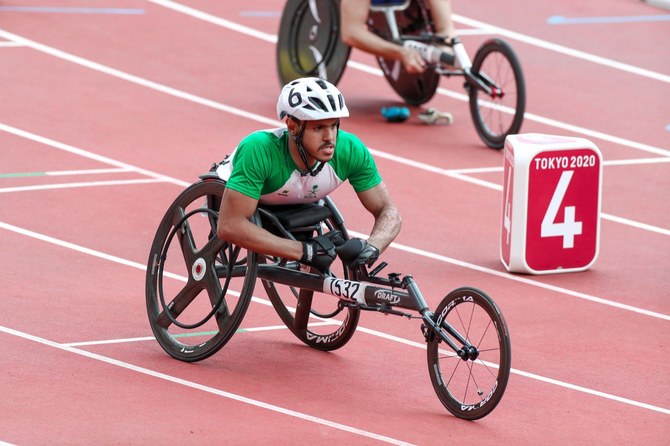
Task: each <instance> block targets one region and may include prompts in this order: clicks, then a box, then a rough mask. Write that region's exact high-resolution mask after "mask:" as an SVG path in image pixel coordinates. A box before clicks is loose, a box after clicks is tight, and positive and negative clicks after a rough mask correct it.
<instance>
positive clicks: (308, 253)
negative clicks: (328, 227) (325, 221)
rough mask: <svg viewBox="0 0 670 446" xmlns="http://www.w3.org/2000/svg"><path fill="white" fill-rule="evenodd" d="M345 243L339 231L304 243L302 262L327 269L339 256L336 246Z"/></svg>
mask: <svg viewBox="0 0 670 446" xmlns="http://www.w3.org/2000/svg"><path fill="white" fill-rule="evenodd" d="M342 243H344V239H343V238H342V234H341V233H340V232H339V231H333V232H329V233H327V234H324V235H320V236H318V237H314V238H312V239H309V240H307V241H306V242H303V243H302V257H301V258H300V263H302V264H305V265H308V266H313V267H314V268H316V269H318V270H319V271H326V270H327V269H328V268H329V267H330V265H331V264H332V263H333V261H334V260H335V259H336V258H337V253H336V252H335V246H336V245H340V244H342Z"/></svg>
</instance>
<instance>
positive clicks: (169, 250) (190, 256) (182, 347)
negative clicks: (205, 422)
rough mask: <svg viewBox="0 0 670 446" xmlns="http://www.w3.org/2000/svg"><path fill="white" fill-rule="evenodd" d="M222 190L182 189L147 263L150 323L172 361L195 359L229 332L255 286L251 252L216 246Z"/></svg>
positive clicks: (210, 185) (214, 185)
mask: <svg viewBox="0 0 670 446" xmlns="http://www.w3.org/2000/svg"><path fill="white" fill-rule="evenodd" d="M224 189H225V183H224V182H223V181H220V180H215V179H208V180H204V181H200V182H198V183H195V184H193V185H191V186H190V187H188V188H187V189H186V190H184V192H182V193H181V194H180V195H179V196H178V197H177V199H176V200H175V201H174V203H172V205H171V206H170V208H169V209H168V211H167V213H166V214H165V216H164V217H163V220H162V221H161V223H160V226H159V227H158V231H157V232H156V235H155V238H154V241H153V244H152V246H151V253H150V255H149V261H148V265H147V274H146V305H147V314H148V317H149V324H150V325H151V330H152V331H153V333H154V336H155V337H156V340H157V341H158V343H159V344H160V346H161V347H162V348H163V350H165V351H166V352H167V353H168V354H169V355H170V356H172V357H174V358H176V359H179V360H182V361H187V362H193V361H200V360H202V359H205V358H207V357H209V356H211V355H213V354H214V353H216V352H217V351H218V350H220V349H221V348H222V347H223V346H224V345H225V344H226V342H228V341H229V340H230V338H231V337H232V336H233V335H234V334H235V332H236V330H237V328H238V327H239V325H240V323H241V322H242V318H243V317H244V314H245V313H246V310H247V307H248V306H249V302H250V301H251V296H252V294H253V291H254V282H255V280H256V254H255V253H253V252H246V251H245V250H243V249H240V248H239V247H238V246H235V245H231V244H230V243H227V242H223V241H221V240H219V239H218V238H217V236H216V223H217V219H218V209H219V208H218V205H219V203H220V200H221V196H222V195H223V191H224Z"/></svg>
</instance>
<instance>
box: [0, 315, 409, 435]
mask: <svg viewBox="0 0 670 446" xmlns="http://www.w3.org/2000/svg"><path fill="white" fill-rule="evenodd" d="M0 331H1V332H4V333H6V334H9V335H12V336H16V337H19V338H22V339H25V340H28V341H32V342H36V343H38V344H42V345H46V346H48V347H52V348H56V349H58V350H63V351H66V352H69V353H74V354H75V355H79V356H83V357H86V358H89V359H93V360H96V361H100V362H103V363H106V364H110V365H113V366H116V367H120V368H123V369H126V370H130V371H133V372H137V373H141V374H143V375H147V376H151V377H153V378H158V379H162V380H164V381H168V382H171V383H174V384H178V385H181V386H185V387H189V388H191V389H195V390H200V391H202V392H206V393H210V394H212V395H217V396H221V397H224V398H227V399H230V400H234V401H237V402H240V403H243V404H249V405H251V406H255V407H258V408H261V409H265V410H269V411H272V412H276V413H280V414H282V415H287V416H289V417H293V418H298V419H301V420H304V421H307V422H310V423H315V424H320V425H323V426H326V427H329V428H333V429H337V430H341V431H344V432H348V433H351V434H354V435H359V436H362V437H366V438H371V439H374V440H378V441H382V442H384V443H389V444H394V445H402V446H405V445H411V443H408V442H405V441H402V440H398V439H395V438H391V437H387V436H384V435H380V434H376V433H373V432H370V431H366V430H363V429H358V428H355V427H352V426H347V425H345V424H341V423H336V422H334V421H329V420H326V419H325V418H320V417H316V416H313V415H308V414H305V413H302V412H298V411H295V410H291V409H287V408H284V407H281V406H276V405H274V404H269V403H265V402H263V401H259V400H255V399H252V398H248V397H245V396H242V395H237V394H235V393H231V392H226V391H224V390H220V389H216V388H214V387H210V386H206V385H203V384H198V383H196V382H193V381H188V380H186V379H182V378H177V377H176V376H172V375H168V374H166V373H161V372H157V371H155V370H151V369H147V368H144V367H140V366H137V365H133V364H130V363H127V362H124V361H119V360H117V359H113V358H109V357H107V356H103V355H99V354H96V353H91V352H88V351H86V350H81V349H78V348H74V347H69V346H66V345H63V344H59V343H57V342H53V341H50V340H48V339H44V338H40V337H38V336H34V335H31V334H28V333H24V332H21V331H18V330H13V329H11V328H7V327H2V326H0Z"/></svg>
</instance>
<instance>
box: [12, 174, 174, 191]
mask: <svg viewBox="0 0 670 446" xmlns="http://www.w3.org/2000/svg"><path fill="white" fill-rule="evenodd" d="M162 182H164V181H163V180H161V179H157V178H142V179H136V180H108V181H87V182H79V183H57V184H39V185H34V186H15V187H4V188H0V194H4V193H9V192H33V191H44V190H52V189H76V188H80V187H98V186H125V185H128V184H150V183H162Z"/></svg>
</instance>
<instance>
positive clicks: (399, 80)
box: [369, 0, 440, 105]
mask: <svg viewBox="0 0 670 446" xmlns="http://www.w3.org/2000/svg"><path fill="white" fill-rule="evenodd" d="M396 22H397V24H398V30H399V32H400V35H401V36H414V35H421V34H426V33H429V34H432V33H433V32H434V28H433V24H432V19H431V18H430V13H429V11H428V10H427V9H426V8H425V6H424V5H423V3H422V0H412V2H411V3H410V5H409V6H408V7H407V8H406V9H404V10H402V11H400V12H399V13H396ZM369 25H370V28H371V30H372V32H374V33H375V34H377V35H378V36H380V37H381V38H383V39H384V40H392V35H391V30H390V28H389V24H388V21H387V20H386V16H384V14H383V13H382V12H378V11H372V12H371V13H370V18H369ZM377 63H378V64H379V68H381V70H382V72H383V73H384V77H385V78H386V80H387V82H388V83H389V85H391V88H393V90H394V91H395V92H396V93H397V94H398V95H399V96H400V97H401V98H402V99H403V100H404V101H405V102H406V103H407V104H409V105H421V104H425V103H426V102H428V101H429V100H431V99H432V98H433V96H434V95H435V92H436V91H437V87H438V85H439V84H440V75H439V74H438V73H437V72H436V71H435V69H434V68H428V69H426V70H425V71H424V72H423V73H421V74H414V73H408V72H407V71H406V70H405V67H404V66H403V64H402V63H401V62H400V61H398V60H393V59H385V58H383V57H377Z"/></svg>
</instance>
